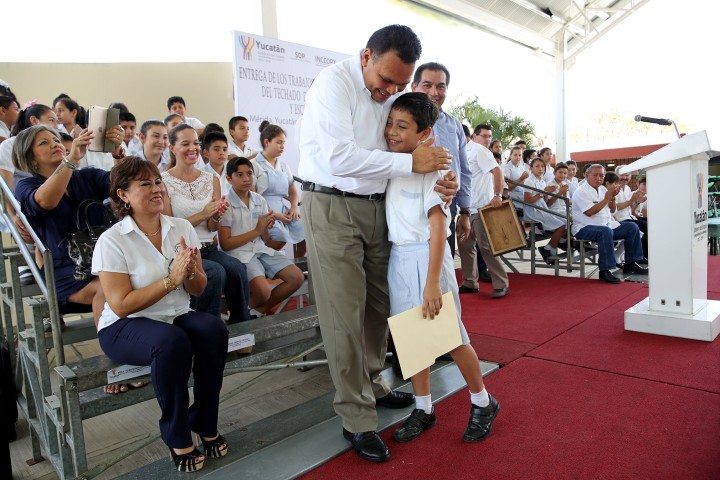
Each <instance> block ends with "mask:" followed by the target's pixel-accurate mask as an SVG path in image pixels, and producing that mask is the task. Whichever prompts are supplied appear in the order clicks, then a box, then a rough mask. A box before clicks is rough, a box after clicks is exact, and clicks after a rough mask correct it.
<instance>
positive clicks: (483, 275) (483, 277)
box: [478, 270, 492, 283]
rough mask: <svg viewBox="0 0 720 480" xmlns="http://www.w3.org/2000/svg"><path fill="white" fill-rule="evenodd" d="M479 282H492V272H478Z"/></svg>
mask: <svg viewBox="0 0 720 480" xmlns="http://www.w3.org/2000/svg"><path fill="white" fill-rule="evenodd" d="M478 280H480V281H481V282H485V283H489V282H492V278H490V272H488V271H487V270H480V271H479V272H478Z"/></svg>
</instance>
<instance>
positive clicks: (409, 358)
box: [388, 292, 462, 380]
mask: <svg viewBox="0 0 720 480" xmlns="http://www.w3.org/2000/svg"><path fill="white" fill-rule="evenodd" d="M442 299H443V306H442V308H441V309H440V313H439V314H438V315H436V316H435V318H434V319H433V320H430V317H428V318H423V317H422V306H419V307H415V308H411V309H410V310H406V311H404V312H402V313H399V314H397V315H395V316H392V317H390V318H388V324H389V325H390V332H391V333H392V338H393V342H395V349H396V350H397V354H398V359H399V360H400V368H401V369H402V373H403V377H404V378H405V380H407V379H408V378H410V377H412V376H413V375H415V374H416V373H418V372H419V371H421V370H423V369H425V368H428V367H429V366H431V365H432V364H433V363H435V360H436V359H437V357H439V356H441V355H444V354H446V353H448V352H449V351H450V350H453V349H455V348H456V347H459V346H460V345H461V344H462V339H461V337H460V325H459V324H458V317H457V310H456V309H455V301H454V300H453V295H452V292H448V293H446V294H445V295H443V297H442Z"/></svg>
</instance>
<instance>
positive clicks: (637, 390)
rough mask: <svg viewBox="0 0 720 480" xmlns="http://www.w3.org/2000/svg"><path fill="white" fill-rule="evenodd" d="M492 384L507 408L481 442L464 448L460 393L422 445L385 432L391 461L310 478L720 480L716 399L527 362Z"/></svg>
mask: <svg viewBox="0 0 720 480" xmlns="http://www.w3.org/2000/svg"><path fill="white" fill-rule="evenodd" d="M487 384H488V389H489V390H490V392H492V393H493V395H495V396H496V397H497V398H498V399H499V401H500V403H501V411H500V415H499V416H498V419H497V420H496V422H495V425H494V427H493V432H492V434H491V435H490V437H488V439H487V440H485V441H484V442H482V443H479V444H466V443H464V442H462V439H461V436H462V432H463V430H464V428H465V426H466V422H467V413H468V412H467V411H468V410H469V407H468V405H469V399H468V397H467V394H466V393H464V392H463V393H460V394H457V395H454V396H453V397H451V398H449V399H448V400H446V401H444V402H441V403H440V404H439V405H438V406H437V407H436V412H437V415H438V423H437V425H436V426H435V427H434V428H432V429H431V430H428V431H427V432H425V433H424V434H423V435H422V436H421V437H420V438H418V439H416V440H413V441H412V442H409V443H405V444H399V443H397V442H395V441H394V440H392V438H391V432H390V431H388V432H385V433H384V434H383V439H384V440H385V441H386V442H387V443H388V446H389V447H390V449H391V454H392V458H391V459H390V461H388V462H386V463H384V464H379V465H371V464H368V462H366V461H364V460H361V459H360V458H359V457H357V455H355V454H354V453H353V452H348V453H346V454H344V455H342V456H340V457H338V458H337V459H335V460H333V461H331V462H329V463H327V464H325V465H323V466H322V467H320V468H318V469H316V470H314V471H312V472H310V473H309V474H307V475H306V476H305V477H303V478H306V479H333V480H334V479H338V478H340V479H361V478H362V479H364V478H377V479H382V480H391V479H427V478H436V479H481V478H498V479H525V478H542V479H578V478H593V479H611V478H612V479H617V478H628V479H631V478H653V479H679V478H683V479H684V478H693V479H715V478H720V442H718V441H717V438H718V432H719V431H720V396H719V395H715V394H712V393H707V392H702V391H698V390H693V389H688V388H683V387H677V386H673V385H667V384H663V383H658V382H651V381H647V380H642V379H637V378H629V377H625V376H621V375H615V374H611V373H605V372H597V371H593V370H588V369H585V368H580V367H575V366H570V365H562V364H558V363H554V362H548V361H544V360H538V359H530V358H521V359H519V360H517V361H515V362H513V363H512V364H510V365H509V366H507V367H505V368H502V369H501V370H500V371H499V372H497V373H494V374H493V375H491V376H490V377H488V381H487ZM338 441H339V442H341V441H343V440H342V438H341V437H340V436H339V435H338Z"/></svg>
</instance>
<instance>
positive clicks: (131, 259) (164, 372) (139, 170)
mask: <svg viewBox="0 0 720 480" xmlns="http://www.w3.org/2000/svg"><path fill="white" fill-rule="evenodd" d="M110 190H111V198H112V199H113V201H114V203H115V205H116V210H117V214H118V216H119V217H120V218H121V220H120V222H118V223H117V224H115V225H114V226H113V227H112V228H110V229H109V230H107V231H106V232H105V233H103V234H102V235H101V236H100V239H99V240H98V242H97V245H96V246H95V252H94V254H93V263H92V270H93V273H94V274H96V275H98V276H99V277H100V283H101V284H102V286H103V290H104V291H105V292H107V293H106V299H107V301H106V303H105V308H104V310H103V313H102V316H101V318H100V323H99V325H98V337H99V339H100V346H101V347H102V349H103V351H104V352H105V354H106V355H107V356H108V357H109V358H110V359H112V360H113V361H115V362H118V363H123V364H131V365H150V368H151V370H150V372H151V373H150V376H151V378H152V385H153V388H154V389H155V394H156V397H157V400H158V403H159V404H160V410H161V412H162V413H161V417H160V433H161V435H162V439H163V441H164V442H165V443H166V444H167V446H168V447H169V448H170V452H171V454H172V458H173V460H174V462H175V465H176V467H177V469H178V470H179V471H183V472H192V471H196V470H199V469H201V468H202V467H203V465H204V461H205V457H206V456H207V457H220V456H223V455H225V454H226V453H227V448H228V447H227V442H226V440H225V438H224V437H223V436H222V435H219V434H218V430H217V419H218V409H219V395H220V388H221V387H222V379H223V369H224V366H225V356H226V354H227V345H228V331H227V328H226V327H225V325H224V323H223V322H222V321H221V320H220V318H219V317H217V316H213V315H209V314H207V313H203V312H195V311H192V310H191V309H190V295H200V294H201V293H202V292H203V290H204V289H205V285H206V283H207V279H206V277H205V272H204V270H203V268H202V262H201V261H200V254H199V247H200V241H199V240H198V236H197V234H196V233H195V229H194V228H193V226H192V225H191V224H190V222H188V221H187V220H184V219H180V218H174V217H168V216H165V215H163V214H162V211H163V207H164V196H165V187H164V185H163V182H162V179H161V178H160V172H159V171H158V169H157V167H156V166H155V165H154V164H153V163H151V162H147V161H144V160H142V159H140V158H138V157H132V156H131V157H126V158H125V160H124V161H123V162H122V163H121V164H120V165H118V166H116V167H115V168H113V170H112V172H111V174H110ZM191 370H192V372H193V377H194V386H193V392H194V403H193V405H192V406H189V395H188V379H189V377H190V372H191ZM191 432H195V433H197V434H198V435H200V437H201V439H202V444H203V447H204V452H202V453H201V452H200V451H198V450H197V449H196V448H195V445H194V444H193V440H192V433H191Z"/></svg>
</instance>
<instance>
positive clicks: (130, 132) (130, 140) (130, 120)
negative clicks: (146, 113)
mask: <svg viewBox="0 0 720 480" xmlns="http://www.w3.org/2000/svg"><path fill="white" fill-rule="evenodd" d="M120 126H121V127H122V128H123V130H124V134H125V138H124V139H123V143H125V155H126V156H130V155H137V154H138V152H140V151H141V150H142V149H143V144H142V142H141V141H140V139H139V138H138V137H137V135H135V130H136V129H137V119H136V118H135V115H133V114H132V113H130V112H120Z"/></svg>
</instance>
